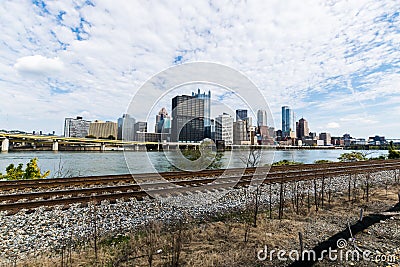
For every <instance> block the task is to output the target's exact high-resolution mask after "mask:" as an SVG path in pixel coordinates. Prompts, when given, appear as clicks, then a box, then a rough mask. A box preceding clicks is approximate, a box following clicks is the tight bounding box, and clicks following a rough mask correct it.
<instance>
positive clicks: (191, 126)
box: [171, 95, 204, 142]
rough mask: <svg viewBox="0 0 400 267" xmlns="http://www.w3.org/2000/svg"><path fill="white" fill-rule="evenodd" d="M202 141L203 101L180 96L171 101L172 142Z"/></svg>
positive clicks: (193, 97)
mask: <svg viewBox="0 0 400 267" xmlns="http://www.w3.org/2000/svg"><path fill="white" fill-rule="evenodd" d="M203 139H204V99H200V98H196V97H195V96H189V95H181V96H176V97H174V98H173V99H172V132H171V140H172V141H173V142H199V141H201V140H203Z"/></svg>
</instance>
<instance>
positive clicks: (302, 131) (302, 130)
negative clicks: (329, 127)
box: [296, 118, 310, 139]
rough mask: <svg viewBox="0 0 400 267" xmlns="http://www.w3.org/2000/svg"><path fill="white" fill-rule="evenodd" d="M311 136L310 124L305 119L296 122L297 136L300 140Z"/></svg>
mask: <svg viewBox="0 0 400 267" xmlns="http://www.w3.org/2000/svg"><path fill="white" fill-rule="evenodd" d="M309 134H310V129H309V128H308V122H307V120H305V119H304V118H301V119H300V120H299V121H298V122H296V135H297V138H298V139H304V138H305V137H306V136H308V135H309Z"/></svg>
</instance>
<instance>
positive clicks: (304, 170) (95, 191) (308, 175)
mask: <svg viewBox="0 0 400 267" xmlns="http://www.w3.org/2000/svg"><path fill="white" fill-rule="evenodd" d="M398 169H400V160H385V161H383V160H382V161H379V160H376V161H361V162H354V163H327V164H304V165H297V166H281V167H272V168H271V169H270V170H269V168H257V169H255V168H249V169H246V170H243V169H228V170H209V171H202V172H197V173H188V172H175V173H173V172H168V173H161V174H160V175H161V176H162V177H164V178H165V179H166V180H167V181H166V180H160V176H159V174H137V175H126V176H103V177H99V176H96V177H75V178H58V179H44V180H28V181H1V182H0V190H1V191H0V192H2V194H0V203H1V204H0V211H4V210H9V211H13V212H16V211H18V210H20V209H33V208H37V207H40V206H55V205H69V204H72V203H88V202H92V201H96V202H98V201H102V200H109V201H115V200H116V199H131V198H136V199H137V200H142V199H143V198H144V197H149V198H152V197H153V196H154V195H159V196H171V195H180V194H187V193H193V192H196V191H199V190H201V191H206V192H210V193H212V192H213V191H215V190H221V189H228V188H237V187H241V186H249V185H254V183H255V184H261V183H262V184H271V183H272V184H273V183H286V182H294V181H302V180H314V179H326V178H329V177H347V176H349V175H353V174H370V173H377V172H383V171H392V172H393V173H394V177H395V181H396V182H397V183H400V179H399V173H398V171H397V170H398ZM368 177H369V175H367V178H366V179H368ZM133 178H134V179H133ZM185 178H186V179H185ZM85 179H86V180H85ZM57 180H60V181H63V182H64V181H66V182H65V183H64V184H60V183H58V182H60V181H57ZM138 180H140V185H139V184H138V183H136V182H137V181H138ZM135 181H136V182H135ZM121 183H122V184H121ZM110 184H112V185H110ZM89 185H91V186H89ZM74 186H75V187H74ZM85 186H86V187H85ZM71 187H72V188H71ZM40 188H42V189H41V190H37V189H40ZM49 188H51V189H49Z"/></svg>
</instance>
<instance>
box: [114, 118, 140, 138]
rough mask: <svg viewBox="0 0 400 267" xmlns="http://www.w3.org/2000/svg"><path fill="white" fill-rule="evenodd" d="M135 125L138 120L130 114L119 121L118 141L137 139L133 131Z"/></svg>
mask: <svg viewBox="0 0 400 267" xmlns="http://www.w3.org/2000/svg"><path fill="white" fill-rule="evenodd" d="M135 123H136V120H135V118H134V117H132V116H130V115H129V114H123V115H122V117H121V118H119V119H118V135H117V139H119V140H122V139H124V140H126V141H133V140H134V138H135V132H134V130H133V126H134V125H135Z"/></svg>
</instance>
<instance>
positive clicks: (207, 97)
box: [192, 88, 211, 138]
mask: <svg viewBox="0 0 400 267" xmlns="http://www.w3.org/2000/svg"><path fill="white" fill-rule="evenodd" d="M192 96H194V97H196V98H197V99H203V101H204V138H211V91H210V90H209V91H208V94H206V93H205V92H204V93H200V88H198V89H197V93H195V92H192Z"/></svg>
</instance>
